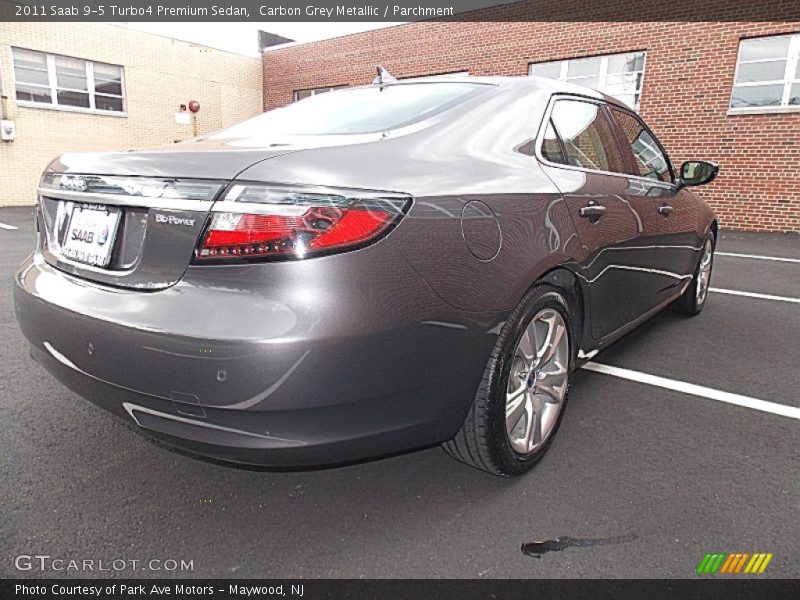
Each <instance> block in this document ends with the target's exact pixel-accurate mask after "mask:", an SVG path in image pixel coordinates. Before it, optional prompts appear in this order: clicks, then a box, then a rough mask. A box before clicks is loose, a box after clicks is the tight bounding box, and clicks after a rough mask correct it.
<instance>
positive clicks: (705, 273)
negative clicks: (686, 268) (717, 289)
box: [672, 234, 715, 316]
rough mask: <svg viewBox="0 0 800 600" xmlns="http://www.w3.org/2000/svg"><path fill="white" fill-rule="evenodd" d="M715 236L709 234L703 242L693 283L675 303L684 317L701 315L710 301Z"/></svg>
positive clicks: (675, 306) (674, 305)
mask: <svg viewBox="0 0 800 600" xmlns="http://www.w3.org/2000/svg"><path fill="white" fill-rule="evenodd" d="M714 242H715V240H714V236H713V235H712V234H708V235H707V236H706V239H705V241H704V242H703V248H702V250H701V251H700V257H699V258H698V259H697V266H696V267H695V269H694V274H693V277H692V283H691V284H690V285H689V287H687V288H686V290H684V292H683V294H682V295H681V296H680V298H678V299H677V300H676V301H675V302H674V303H673V305H672V306H673V308H674V309H675V310H676V311H677V312H679V313H681V314H684V315H689V316H694V315H699V314H700V312H701V311H702V310H703V307H704V306H705V305H706V300H707V299H708V288H709V286H710V285H711V272H712V269H713V266H714V246H715V243H714Z"/></svg>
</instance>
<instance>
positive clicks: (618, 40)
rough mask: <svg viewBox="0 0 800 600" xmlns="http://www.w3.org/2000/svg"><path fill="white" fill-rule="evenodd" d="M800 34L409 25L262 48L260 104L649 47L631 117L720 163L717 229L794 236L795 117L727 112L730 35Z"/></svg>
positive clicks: (681, 26) (627, 26)
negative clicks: (382, 80)
mask: <svg viewBox="0 0 800 600" xmlns="http://www.w3.org/2000/svg"><path fill="white" fill-rule="evenodd" d="M601 4H602V3H596V5H598V6H600V5H601ZM792 10H793V11H794V13H792V14H795V13H796V5H795V8H794V9H792ZM580 14H583V13H580ZM501 17H502V15H501ZM798 31H800V22H798V21H794V22H783V23H779V22H775V23H754V22H727V23H725V22H722V23H715V22H697V23H667V22H629V23H615V22H607V23H602V22H601V23H590V22H510V23H509V22H498V23H491V22H483V23H475V22H464V23H459V22H423V23H413V24H408V25H401V26H397V27H392V28H387V29H381V30H376V31H370V32H366V33H360V34H356V35H351V36H347V37H342V38H337V39H332V40H326V41H321V42H315V43H310V44H304V45H299V46H294V47H288V48H283V49H276V50H273V51H268V52H266V53H265V54H264V56H263V79H264V107H265V108H266V109H268V108H273V107H276V106H280V105H283V104H286V103H288V102H291V101H292V92H293V91H294V90H299V89H307V88H316V87H323V86H335V85H343V84H351V85H353V84H363V83H368V82H370V81H371V80H372V78H373V76H374V67H375V65H376V64H381V65H383V66H384V67H386V68H387V69H388V70H389V71H390V72H391V73H392V74H393V75H395V76H398V77H409V76H416V75H427V74H435V73H443V72H448V71H460V70H469V72H470V74H472V75H526V74H527V72H528V64H529V63H531V62H539V61H546V60H557V59H566V58H575V57H581V56H592V55H599V54H609V53H617V52H624V51H631V50H646V51H647V60H646V66H645V75H644V88H643V91H642V99H641V109H640V113H641V114H642V116H643V117H644V118H645V119H646V120H647V122H648V123H649V124H650V125H651V127H652V128H653V130H654V131H655V133H656V135H657V136H658V137H659V138H660V140H661V141H662V143H663V144H664V146H665V147H666V148H667V151H668V152H669V154H670V157H671V159H672V161H673V162H674V163H676V167H677V166H679V165H680V163H681V162H682V161H683V160H686V159H689V158H705V159H708V160H713V161H717V162H719V163H720V164H721V174H720V177H719V178H718V179H717V181H716V182H714V183H712V184H711V185H709V186H708V187H705V188H697V190H698V193H699V194H700V195H702V196H703V197H704V198H705V199H706V200H707V201H708V202H709V203H710V204H711V205H712V206H713V207H714V209H715V210H716V212H717V214H718V216H719V218H720V221H721V223H722V225H723V227H726V228H729V229H746V230H758V231H800V112H794V113H789V114H770V115H764V114H762V115H728V114H727V113H728V105H729V101H730V94H731V86H732V82H733V76H734V69H735V65H736V56H737V52H738V43H739V39H740V38H742V37H753V36H759V35H765V34H780V33H794V32H798ZM799 108H800V107H799Z"/></svg>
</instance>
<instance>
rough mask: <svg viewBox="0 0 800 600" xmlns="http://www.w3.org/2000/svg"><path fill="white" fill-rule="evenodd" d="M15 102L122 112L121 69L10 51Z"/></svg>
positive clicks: (103, 64)
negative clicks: (14, 83) (12, 64)
mask: <svg viewBox="0 0 800 600" xmlns="http://www.w3.org/2000/svg"><path fill="white" fill-rule="evenodd" d="M12 54H13V57H14V78H15V81H16V95H17V101H18V102H20V103H21V104H23V105H26V104H28V105H37V106H52V107H56V108H61V109H65V110H76V109H77V110H86V111H93V112H116V113H121V112H124V110H125V102H124V93H123V83H122V67H120V66H118V65H109V64H105V63H100V62H92V61H89V60H83V59H80V58H71V57H69V56H60V55H57V54H45V53H44V52H35V51H33V50H22V49H20V48H13V49H12Z"/></svg>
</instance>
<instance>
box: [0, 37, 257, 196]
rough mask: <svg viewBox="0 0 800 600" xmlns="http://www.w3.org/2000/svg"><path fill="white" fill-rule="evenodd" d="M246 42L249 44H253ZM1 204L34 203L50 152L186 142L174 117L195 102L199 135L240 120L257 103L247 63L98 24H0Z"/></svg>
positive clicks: (183, 127) (188, 129) (189, 130)
mask: <svg viewBox="0 0 800 600" xmlns="http://www.w3.org/2000/svg"><path fill="white" fill-rule="evenodd" d="M254 43H255V42H254ZM0 95H2V96H3V98H2V100H0V101H1V102H2V107H0V108H2V110H1V111H0V118H2V119H6V120H9V121H13V123H14V124H15V127H16V139H15V140H14V141H2V142H0V206H2V205H13V204H33V201H34V198H35V190H36V187H37V184H38V181H39V177H40V176H41V174H42V171H43V170H44V168H45V167H46V166H47V164H48V163H49V162H50V161H51V160H52V159H53V158H55V157H56V156H57V155H58V154H60V153H62V152H66V151H81V150H90V151H91V150H120V149H127V148H142V147H152V146H156V145H160V144H168V143H171V142H174V141H176V140H183V139H187V138H190V137H192V134H193V126H192V125H191V124H179V123H177V122H176V119H175V112H176V111H178V109H179V106H180V105H181V104H185V103H187V102H188V101H189V100H197V101H198V102H199V103H200V112H199V113H198V115H197V130H198V133H201V134H202V133H205V132H209V131H213V130H215V129H219V128H220V127H223V126H226V125H230V124H232V123H236V122H238V121H242V120H244V119H246V118H248V117H251V116H253V115H255V114H257V113H258V112H259V111H260V109H261V106H262V85H261V69H260V64H259V59H258V58H250V57H246V56H240V55H238V54H232V53H229V52H223V51H221V50H216V49H213V48H208V47H205V46H199V45H196V44H191V43H189V42H184V41H180V40H175V39H172V38H168V37H163V36H158V35H152V34H149V33H144V32H140V31H134V30H131V29H128V28H126V27H119V26H114V25H109V24H103V23H10V22H0Z"/></svg>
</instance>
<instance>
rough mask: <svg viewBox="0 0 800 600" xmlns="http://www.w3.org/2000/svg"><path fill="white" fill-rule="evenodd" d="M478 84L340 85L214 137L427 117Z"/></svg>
mask: <svg viewBox="0 0 800 600" xmlns="http://www.w3.org/2000/svg"><path fill="white" fill-rule="evenodd" d="M490 87H491V86H487V85H484V84H476V83H455V82H454V83H448V82H443V83H419V84H403V85H387V86H384V87H383V89H381V88H379V87H378V86H374V87H364V88H352V89H345V90H337V91H333V92H330V93H327V94H318V95H315V96H311V97H309V98H306V99H304V100H300V101H299V102H295V103H294V104H290V105H288V106H285V107H283V108H277V109H275V110H271V111H268V112H266V113H264V114H262V115H259V116H257V117H254V118H252V119H249V120H248V121H244V122H243V123H239V124H238V125H235V126H233V127H230V128H228V129H224V130H222V131H220V132H217V133H215V134H214V135H213V136H211V137H212V139H231V138H257V137H259V136H274V135H276V134H278V135H348V134H360V133H376V132H381V131H389V130H391V129H397V128H398V127H404V126H407V125H412V124H414V123H417V122H419V121H423V120H425V119H427V118H429V117H431V116H433V115H435V114H438V113H441V112H443V111H445V110H448V109H449V108H452V107H454V106H457V105H459V104H461V103H463V102H466V101H467V100H468V99H470V98H472V97H474V96H476V95H477V94H480V93H481V92H483V91H485V90H487V89H489V88H490Z"/></svg>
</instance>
